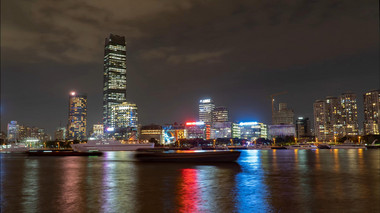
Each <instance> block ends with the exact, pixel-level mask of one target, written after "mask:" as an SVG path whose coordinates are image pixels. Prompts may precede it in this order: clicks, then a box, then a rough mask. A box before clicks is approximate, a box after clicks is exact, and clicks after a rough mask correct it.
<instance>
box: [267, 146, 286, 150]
mask: <svg viewBox="0 0 380 213" xmlns="http://www.w3.org/2000/svg"><path fill="white" fill-rule="evenodd" d="M270 148H271V149H287V148H286V147H285V146H271V147H270Z"/></svg>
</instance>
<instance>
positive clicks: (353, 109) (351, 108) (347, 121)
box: [340, 93, 359, 136]
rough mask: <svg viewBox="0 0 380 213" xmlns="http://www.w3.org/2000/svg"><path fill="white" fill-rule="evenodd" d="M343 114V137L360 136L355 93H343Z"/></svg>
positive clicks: (341, 97) (341, 101)
mask: <svg viewBox="0 0 380 213" xmlns="http://www.w3.org/2000/svg"><path fill="white" fill-rule="evenodd" d="M340 105H341V112H342V119H341V123H342V125H343V134H342V135H343V136H346V135H348V136H354V135H358V134H359V125H358V107H357V104H356V95H355V94H354V93H343V94H342V95H341V96H340Z"/></svg>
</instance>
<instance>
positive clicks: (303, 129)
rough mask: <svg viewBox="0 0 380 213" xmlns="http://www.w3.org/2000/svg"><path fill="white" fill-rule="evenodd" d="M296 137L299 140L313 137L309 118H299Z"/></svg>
mask: <svg viewBox="0 0 380 213" xmlns="http://www.w3.org/2000/svg"><path fill="white" fill-rule="evenodd" d="M296 137H297V139H298V141H306V140H308V139H310V138H311V132H310V120H309V118H304V117H298V118H297V120H296Z"/></svg>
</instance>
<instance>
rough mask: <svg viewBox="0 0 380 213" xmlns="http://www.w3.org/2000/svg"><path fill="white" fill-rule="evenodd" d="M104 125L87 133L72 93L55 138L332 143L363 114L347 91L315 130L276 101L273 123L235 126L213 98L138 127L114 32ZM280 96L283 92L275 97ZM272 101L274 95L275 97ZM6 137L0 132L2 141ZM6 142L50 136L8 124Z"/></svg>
mask: <svg viewBox="0 0 380 213" xmlns="http://www.w3.org/2000/svg"><path fill="white" fill-rule="evenodd" d="M103 76H104V78H103V121H102V123H98V124H94V125H93V127H92V129H91V130H90V131H89V132H87V129H88V127H87V96H86V94H81V93H77V92H74V91H73V92H71V93H70V94H69V107H68V122H67V126H65V127H62V126H60V127H58V128H57V129H56V131H55V134H54V140H57V141H67V140H68V141H75V140H78V141H81V140H87V139H94V138H96V139H100V138H110V137H113V138H115V139H119V140H132V141H136V140H143V141H156V142H158V143H162V144H170V143H174V142H176V141H178V140H180V139H197V138H198V139H205V140H210V139H211V140H213V139H220V138H222V139H227V140H228V139H245V140H247V141H255V140H257V139H259V138H261V139H266V140H274V138H279V137H280V138H286V137H291V138H294V139H295V140H296V141H297V140H298V141H310V140H313V139H314V137H315V139H316V140H318V141H333V140H337V139H338V138H342V137H344V136H358V135H359V125H358V118H357V115H358V110H357V104H356V102H357V101H356V95H355V94H353V93H344V94H342V95H341V96H339V97H327V98H326V99H324V100H317V101H315V103H314V129H312V128H311V126H310V120H309V118H304V117H298V118H297V119H295V114H294V112H293V110H292V109H290V108H288V106H287V104H286V103H279V105H278V109H276V107H275V106H274V99H273V98H272V123H271V124H270V125H267V124H264V123H261V122H256V121H252V122H232V121H231V120H230V117H229V111H228V109H227V108H226V107H224V106H215V103H214V101H213V100H212V99H211V98H206V99H201V100H200V101H199V105H198V106H199V109H198V110H199V117H198V120H196V121H188V122H185V123H183V124H178V123H174V124H166V125H154V124H152V125H146V126H141V125H139V123H138V108H137V105H136V104H135V103H132V102H130V101H127V99H126V95H127V94H126V89H127V75H126V42H125V38H124V37H123V36H117V35H113V34H111V35H110V36H109V37H108V38H106V39H105V45H104V71H103ZM276 95H279V94H276ZM272 97H273V96H272ZM379 100H380V90H374V91H370V92H367V93H366V94H364V118H365V121H364V135H367V134H373V135H379V122H380V120H379V119H380V118H379V112H380V109H379V105H380V104H379ZM3 137H5V134H2V133H1V134H0V139H1V138H3ZM7 140H8V141H9V142H15V141H26V140H29V141H31V140H34V141H41V142H43V141H46V140H51V138H50V137H49V136H48V135H47V134H46V133H45V132H44V129H40V128H36V127H26V126H22V125H18V124H17V122H16V121H11V122H10V123H9V124H8V134H7Z"/></svg>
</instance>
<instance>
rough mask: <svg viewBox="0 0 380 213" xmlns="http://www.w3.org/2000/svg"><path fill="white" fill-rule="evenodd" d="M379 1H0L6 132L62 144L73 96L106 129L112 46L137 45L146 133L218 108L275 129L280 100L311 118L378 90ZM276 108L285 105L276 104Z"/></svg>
mask: <svg viewBox="0 0 380 213" xmlns="http://www.w3.org/2000/svg"><path fill="white" fill-rule="evenodd" d="M378 9H379V5H378V0H368V1H357V0H342V1H335V0H320V1H311V0H304V1H301V0H299V1H272V0H271V1H231V0H226V1H224V0H218V1H184V0H162V1H157V0H144V1H136V0H119V1H112V3H111V1H98V0H90V1H83V2H81V3H79V1H77V0H70V1H63V0H61V1H51V0H46V1H30V0H17V1H12V0H2V1H1V75H2V76H1V77H2V78H1V90H2V91H1V93H2V97H1V98H2V102H1V108H2V115H1V122H2V130H3V131H5V130H6V124H7V123H8V122H9V121H10V120H17V121H18V122H19V123H21V124H25V125H30V126H38V127H41V128H46V129H47V130H48V132H49V133H50V134H52V133H53V131H54V130H55V128H56V127H58V126H59V124H60V121H61V122H62V124H63V125H66V123H67V114H68V97H69V92H70V91H72V90H75V91H77V92H81V93H87V95H88V124H89V125H88V130H90V127H92V124H93V123H97V122H101V120H102V84H103V54H104V52H103V51H104V49H103V48H104V38H106V37H107V36H108V35H109V34H110V33H113V34H117V35H123V36H125V37H126V40H127V100H128V101H131V102H134V103H136V104H137V105H138V107H139V121H140V123H141V124H150V123H157V124H165V123H173V122H175V121H176V122H184V121H187V120H196V119H197V117H198V111H197V110H198V101H199V99H200V98H203V97H211V98H212V99H214V101H215V104H216V105H220V106H226V107H228V109H229V110H230V117H231V120H232V121H261V122H264V123H268V124H269V123H270V121H271V103H270V97H269V96H270V95H271V94H273V93H278V92H282V91H288V93H287V94H286V95H282V96H279V97H278V98H276V101H278V102H286V103H288V105H289V107H291V108H293V109H294V111H295V115H296V116H306V117H310V118H311V119H312V118H313V102H314V101H315V100H316V99H323V98H325V97H326V96H338V95H340V94H341V93H343V92H346V91H353V92H355V93H356V94H357V95H358V107H359V109H358V110H359V111H358V112H359V113H358V114H359V121H360V123H359V125H360V126H361V127H362V121H363V103H362V100H363V98H362V95H363V93H364V92H366V91H368V90H372V89H377V88H378V87H379V81H380V79H379V51H378V47H379V11H378ZM278 102H277V103H278Z"/></svg>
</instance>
